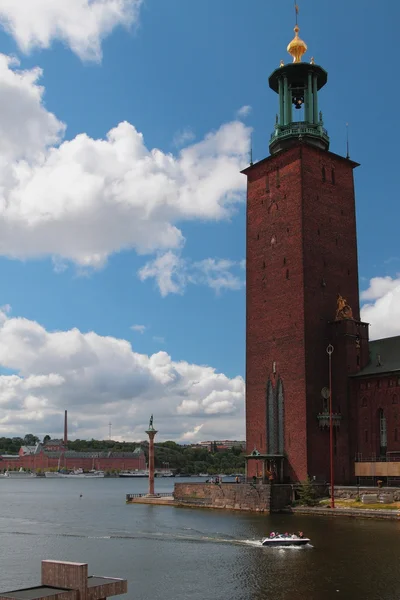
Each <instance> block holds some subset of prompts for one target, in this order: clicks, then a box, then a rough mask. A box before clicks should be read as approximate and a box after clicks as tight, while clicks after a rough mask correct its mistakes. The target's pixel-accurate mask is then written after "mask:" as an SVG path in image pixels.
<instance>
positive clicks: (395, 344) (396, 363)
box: [354, 335, 400, 377]
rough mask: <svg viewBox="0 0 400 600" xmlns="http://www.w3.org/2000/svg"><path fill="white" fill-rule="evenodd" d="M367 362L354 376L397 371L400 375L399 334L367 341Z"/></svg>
mask: <svg viewBox="0 0 400 600" xmlns="http://www.w3.org/2000/svg"><path fill="white" fill-rule="evenodd" d="M369 358H370V362H369V364H368V365H367V366H366V367H365V368H364V369H362V370H361V371H359V372H358V373H357V374H356V375H354V377H368V376H370V375H384V374H389V373H398V374H399V375H400V335H398V336H395V337H390V338H384V339H382V340H374V341H372V342H370V343H369Z"/></svg>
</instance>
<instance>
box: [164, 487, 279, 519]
mask: <svg viewBox="0 0 400 600" xmlns="http://www.w3.org/2000/svg"><path fill="white" fill-rule="evenodd" d="M173 496H174V500H175V502H176V504H177V505H178V506H190V507H201V508H223V509H227V510H229V509H230V510H245V511H254V512H266V513H269V512H270V504H271V486H270V485H269V484H253V483H222V484H215V483H175V486H174V494H173Z"/></svg>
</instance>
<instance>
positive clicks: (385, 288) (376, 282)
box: [360, 276, 400, 339]
mask: <svg viewBox="0 0 400 600" xmlns="http://www.w3.org/2000/svg"><path fill="white" fill-rule="evenodd" d="M360 296H361V299H362V300H373V301H374V302H368V303H366V304H364V305H363V307H362V309H361V319H362V320H363V321H365V322H367V323H370V324H371V326H370V338H371V339H380V338H384V337H390V336H394V335H400V277H399V276H397V277H393V278H392V277H374V278H373V279H371V281H370V285H369V288H368V289H367V290H365V291H364V292H361V295H360Z"/></svg>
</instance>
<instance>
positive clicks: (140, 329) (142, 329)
mask: <svg viewBox="0 0 400 600" xmlns="http://www.w3.org/2000/svg"><path fill="white" fill-rule="evenodd" d="M131 329H132V330H133V331H137V332H138V333H144V332H145V331H146V325H132V327H131Z"/></svg>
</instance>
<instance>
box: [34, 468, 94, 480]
mask: <svg viewBox="0 0 400 600" xmlns="http://www.w3.org/2000/svg"><path fill="white" fill-rule="evenodd" d="M104 475H105V474H104V471H96V470H95V469H92V470H91V471H88V472H87V473H85V472H84V471H83V469H74V470H73V471H71V472H69V473H67V472H65V471H46V472H45V474H44V476H45V477H47V478H48V479H98V478H103V477H104Z"/></svg>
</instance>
